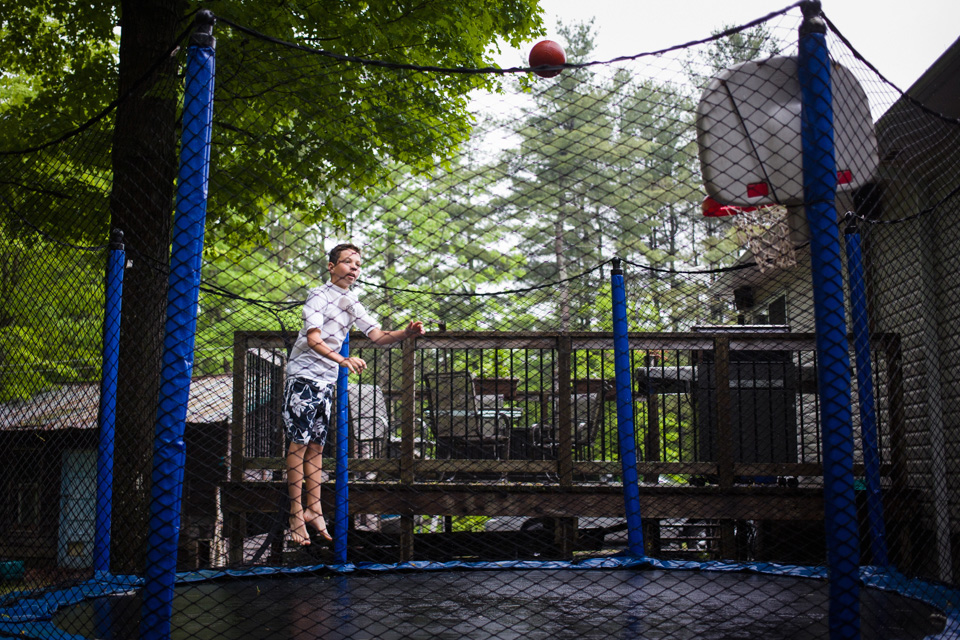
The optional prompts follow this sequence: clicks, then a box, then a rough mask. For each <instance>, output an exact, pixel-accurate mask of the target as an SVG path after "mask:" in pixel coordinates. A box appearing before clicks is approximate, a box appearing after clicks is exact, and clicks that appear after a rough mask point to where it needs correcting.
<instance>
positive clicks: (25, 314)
mask: <svg viewBox="0 0 960 640" xmlns="http://www.w3.org/2000/svg"><path fill="white" fill-rule="evenodd" d="M103 273H104V258H103V254H99V253H85V254H83V253H80V252H77V251H75V250H72V249H69V248H64V247H59V246H57V245H54V244H51V243H49V242H47V241H45V240H41V239H36V238H32V237H30V238H27V239H23V238H18V237H15V236H12V235H11V234H9V233H4V232H2V231H0V293H2V295H0V402H7V401H10V400H23V399H26V398H29V397H31V396H33V395H34V394H36V393H38V392H40V391H42V390H44V389H48V388H50V387H51V386H53V385H56V384H63V383H68V382H89V381H94V380H97V379H99V376H100V362H101V358H100V350H101V332H102V326H103V324H102V323H103ZM38 292H43V295H42V296H40V295H39V294H38Z"/></svg>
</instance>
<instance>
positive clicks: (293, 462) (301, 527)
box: [287, 442, 310, 545]
mask: <svg viewBox="0 0 960 640" xmlns="http://www.w3.org/2000/svg"><path fill="white" fill-rule="evenodd" d="M309 448H310V445H306V444H297V443H296V442H291V443H290V449H289V451H287V495H288V496H289V497H290V536H291V538H293V541H294V542H296V543H297V544H300V545H308V544H310V534H309V533H307V526H306V521H305V519H304V516H305V514H304V511H303V500H302V495H303V472H304V468H305V464H304V463H305V456H306V454H307V452H308V450H309Z"/></svg>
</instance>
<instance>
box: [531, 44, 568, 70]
mask: <svg viewBox="0 0 960 640" xmlns="http://www.w3.org/2000/svg"><path fill="white" fill-rule="evenodd" d="M566 61H567V55H566V54H565V53H564V52H563V47H561V46H560V45H558V44H557V43H556V42H554V41H553V40H541V41H540V42H538V43H537V44H535V45H533V49H531V50H530V66H531V67H558V66H560V65H562V64H563V63H565V62H566ZM560 71H562V69H542V70H537V69H533V72H534V73H535V74H537V75H538V76H540V77H541V78H552V77H554V76H556V75H559V74H560Z"/></svg>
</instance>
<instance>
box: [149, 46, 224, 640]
mask: <svg viewBox="0 0 960 640" xmlns="http://www.w3.org/2000/svg"><path fill="white" fill-rule="evenodd" d="M213 80H214V50H213V47H212V46H191V47H190V48H189V52H188V56H187V73H186V90H185V94H184V104H183V134H182V137H181V143H180V171H179V175H178V179H177V206H176V216H175V219H174V230H173V245H172V253H171V257H170V279H169V290H168V295H167V321H166V327H165V338H164V351H163V361H162V369H161V375H160V396H159V400H158V405H157V426H156V434H155V439H154V450H153V476H152V479H153V485H152V490H151V501H150V527H149V534H148V536H149V537H148V543H147V567H146V576H145V580H144V586H143V606H142V609H141V617H140V637H141V638H145V639H150V640H153V639H165V638H169V637H170V616H171V613H172V608H173V587H174V583H175V582H176V570H177V543H178V541H179V537H180V505H181V498H182V494H183V471H184V463H185V461H186V448H185V445H184V441H183V433H184V428H185V424H186V415H187V403H188V400H189V397H190V377H191V374H192V372H193V347H194V338H195V334H196V326H197V300H198V296H199V288H200V267H201V258H202V254H203V232H204V223H205V220H206V213H207V185H208V175H209V168H210V137H211V125H212V120H213Z"/></svg>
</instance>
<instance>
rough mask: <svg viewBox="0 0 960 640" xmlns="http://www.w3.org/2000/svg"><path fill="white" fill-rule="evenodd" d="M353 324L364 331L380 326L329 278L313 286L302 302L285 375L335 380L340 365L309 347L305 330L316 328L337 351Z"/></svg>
mask: <svg viewBox="0 0 960 640" xmlns="http://www.w3.org/2000/svg"><path fill="white" fill-rule="evenodd" d="M354 325H356V327H357V328H358V329H360V331H362V332H363V333H365V334H366V335H370V332H371V331H372V330H373V329H376V328H378V326H379V325H378V323H377V321H376V320H374V319H373V318H371V317H370V314H368V313H367V310H366V309H364V308H363V305H362V304H360V301H359V300H357V295H356V294H355V293H353V292H352V291H350V290H349V289H341V288H340V287H338V286H336V285H334V284H331V283H329V282H328V283H327V284H325V285H322V286H319V287H317V288H316V289H312V290H311V291H310V294H309V295H308V296H307V302H306V303H305V304H304V305H303V328H302V329H300V334H299V335H298V336H297V341H296V343H295V344H294V345H293V351H291V352H290V361H289V362H287V377H291V378H292V377H299V378H307V379H309V380H314V381H315V382H317V383H319V384H320V385H328V384H333V383H335V382H336V381H337V376H338V375H339V373H340V365H338V364H337V363H335V362H334V361H333V360H330V359H329V358H324V357H323V356H321V355H320V354H319V353H317V352H316V351H314V350H313V349H311V348H310V346H309V345H308V343H307V332H308V331H310V330H311V329H319V330H320V338H321V339H322V340H323V342H324V343H325V344H326V345H327V346H328V347H330V348H331V349H332V350H333V351H335V352H337V353H339V352H340V349H341V347H343V340H344V338H346V337H347V334H348V333H349V332H350V327H352V326H354Z"/></svg>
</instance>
